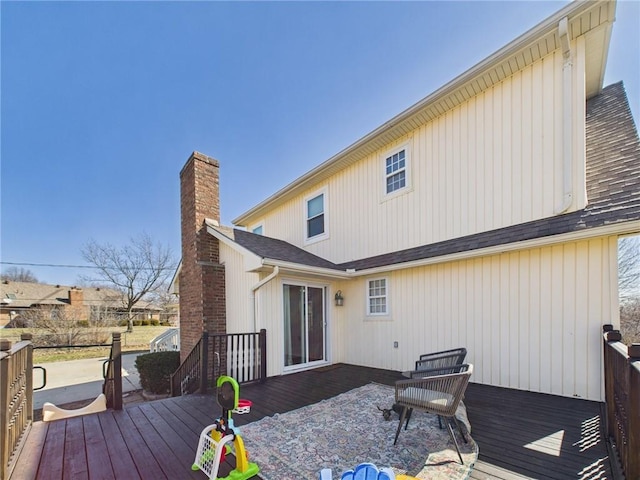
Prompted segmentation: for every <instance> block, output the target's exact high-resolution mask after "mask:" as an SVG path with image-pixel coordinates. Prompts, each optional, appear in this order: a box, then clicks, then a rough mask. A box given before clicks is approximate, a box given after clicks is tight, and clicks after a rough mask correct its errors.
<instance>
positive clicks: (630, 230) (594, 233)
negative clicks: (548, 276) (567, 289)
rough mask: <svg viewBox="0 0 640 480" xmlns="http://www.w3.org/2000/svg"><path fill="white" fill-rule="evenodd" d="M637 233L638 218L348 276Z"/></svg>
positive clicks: (359, 271)
mask: <svg viewBox="0 0 640 480" xmlns="http://www.w3.org/2000/svg"><path fill="white" fill-rule="evenodd" d="M637 233H640V221H638V220H636V221H633V222H626V223H623V224H615V225H607V226H604V227H598V228H588V229H586V230H581V231H579V232H570V233H564V234H561V235H553V236H548V237H540V238H533V239H531V240H525V241H523V242H516V243H505V244H502V245H495V246H493V247H486V248H478V249H475V250H468V251H465V252H459V253H452V254H450V255H442V256H438V257H431V258H425V259H422V260H415V261H413V262H404V263H394V264H393V265H386V266H382V267H375V268H368V269H364V270H357V271H356V272H355V273H352V274H351V275H350V276H366V275H375V274H379V273H384V272H391V271H395V270H404V269H407V268H415V267H424V266H427V265H436V264H439V263H447V262H455V261H458V260H468V259H471V258H477V257H486V256H489V255H498V254H501V253H506V252H514V251H517V250H527V249H530V248H538V247H546V246H549V245H556V244H558V243H566V242H575V241H579V240H585V239H589V238H597V237H605V236H609V235H632V234H637Z"/></svg>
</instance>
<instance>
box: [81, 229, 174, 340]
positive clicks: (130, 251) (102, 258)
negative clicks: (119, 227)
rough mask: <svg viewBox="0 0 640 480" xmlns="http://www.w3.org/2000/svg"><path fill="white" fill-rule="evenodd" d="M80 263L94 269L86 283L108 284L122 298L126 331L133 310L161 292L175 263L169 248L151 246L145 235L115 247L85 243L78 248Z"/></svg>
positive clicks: (131, 328) (148, 237)
mask: <svg viewBox="0 0 640 480" xmlns="http://www.w3.org/2000/svg"><path fill="white" fill-rule="evenodd" d="M82 256H83V257H84V259H85V260H86V261H87V262H88V263H90V264H91V265H93V266H94V267H95V268H96V271H97V274H96V276H95V277H94V278H89V277H85V280H86V281H89V282H92V283H99V284H102V285H104V284H108V285H109V286H110V287H111V288H113V289H115V290H117V291H119V292H120V293H121V294H122V306H123V309H124V310H125V311H126V315H127V331H129V332H131V331H133V317H134V314H133V309H134V307H135V306H136V304H137V303H138V302H140V301H141V300H143V299H144V298H145V297H146V296H147V295H149V294H151V293H153V292H155V291H157V290H158V289H160V288H162V286H163V285H164V284H165V283H166V282H167V280H168V279H169V278H170V277H171V276H172V275H173V272H174V270H175V267H176V261H175V260H174V258H173V253H172V252H171V249H170V248H169V247H165V246H163V245H162V244H160V243H155V242H154V241H153V240H152V239H151V237H150V236H149V235H148V234H147V233H142V234H141V235H140V236H138V237H135V238H132V239H131V240H130V241H129V244H127V245H125V246H123V247H116V246H113V245H111V244H108V243H107V244H99V243H98V242H96V241H95V240H89V242H87V244H86V245H85V246H84V247H83V248H82Z"/></svg>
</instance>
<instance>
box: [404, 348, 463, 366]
mask: <svg viewBox="0 0 640 480" xmlns="http://www.w3.org/2000/svg"><path fill="white" fill-rule="evenodd" d="M466 356H467V349H466V348H453V349H451V350H443V351H441V352H433V353H425V354H423V355H420V358H419V359H418V360H417V361H416V365H415V370H414V371H420V370H429V369H433V368H441V367H449V366H452V365H460V364H462V363H464V359H465V357H466Z"/></svg>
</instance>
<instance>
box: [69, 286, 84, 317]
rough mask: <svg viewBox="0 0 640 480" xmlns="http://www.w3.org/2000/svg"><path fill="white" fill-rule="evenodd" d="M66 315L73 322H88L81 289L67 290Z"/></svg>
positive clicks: (72, 288)
mask: <svg viewBox="0 0 640 480" xmlns="http://www.w3.org/2000/svg"><path fill="white" fill-rule="evenodd" d="M66 311H67V315H68V316H69V318H73V319H75V320H88V318H89V307H87V306H85V304H84V292H83V291H82V289H81V288H78V287H71V288H70V289H69V306H68V307H67V310H66Z"/></svg>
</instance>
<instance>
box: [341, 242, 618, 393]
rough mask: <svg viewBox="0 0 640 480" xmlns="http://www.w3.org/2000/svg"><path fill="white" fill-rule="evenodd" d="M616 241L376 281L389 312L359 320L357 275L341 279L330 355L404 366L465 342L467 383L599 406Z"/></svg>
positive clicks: (613, 313)
mask: <svg viewBox="0 0 640 480" xmlns="http://www.w3.org/2000/svg"><path fill="white" fill-rule="evenodd" d="M616 245H617V240H616V238H614V237H609V238H597V239H593V240H587V241H579V242H572V243H566V244H558V245H555V246H548V247H541V248H534V249H530V250H522V251H516V252H511V253H504V254H498V255H492V256H488V257H482V258H476V259H470V260H461V261H457V262H450V263H446V264H438V265H432V266H425V267H419V268H412V269H407V270H399V271H395V272H391V273H389V274H388V275H380V276H386V277H387V278H388V281H389V292H390V296H389V302H390V315H389V316H388V317H383V318H379V319H375V318H372V317H366V315H365V303H366V300H365V295H366V293H365V292H366V279H358V280H355V281H353V282H345V283H344V285H343V286H342V290H343V293H344V296H345V306H344V307H342V312H341V315H342V316H343V319H342V321H343V322H344V325H343V330H342V332H343V334H344V335H345V336H346V338H345V339H344V343H343V344H341V348H344V350H343V351H341V352H338V353H336V356H337V357H338V358H340V359H343V361H345V362H347V363H354V364H359V365H365V366H371V367H379V368H387V369H394V370H407V369H410V368H411V367H412V365H413V362H414V361H415V359H416V358H417V357H418V356H419V354H421V353H426V352H432V351H437V350H444V349H448V348H454V347H458V346H465V347H466V348H467V349H468V351H469V353H468V357H467V360H468V361H469V362H472V363H474V364H475V370H474V375H473V379H472V381H474V382H478V383H484V384H491V385H497V386H503V387H509V388H516V389H523V390H532V391H538V392H543V393H552V394H557V395H563V396H578V397H581V398H587V399H591V400H602V377H601V369H602V362H601V353H602V345H601V329H602V324H603V323H608V322H610V321H611V319H612V318H613V319H615V318H617V308H618V303H617V302H618V299H617V290H616V288H617V259H616V255H617V253H616V252H617V247H616ZM602 272H605V275H604V276H603V274H602ZM376 277H378V276H376ZM371 278H375V277H371ZM394 341H397V342H398V343H399V348H397V349H395V348H394V347H393V342H394ZM347 345H348V347H347Z"/></svg>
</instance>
